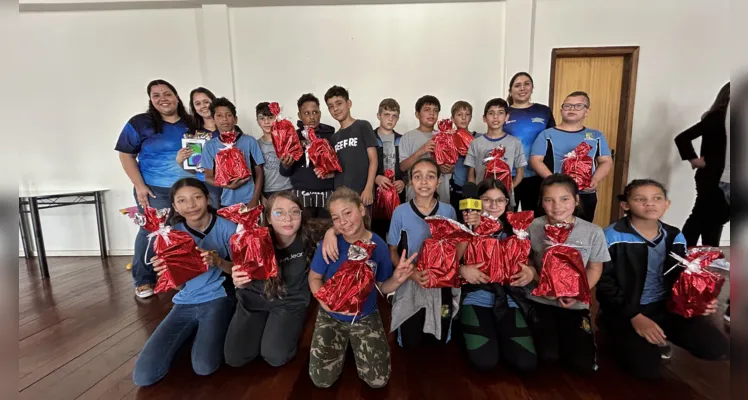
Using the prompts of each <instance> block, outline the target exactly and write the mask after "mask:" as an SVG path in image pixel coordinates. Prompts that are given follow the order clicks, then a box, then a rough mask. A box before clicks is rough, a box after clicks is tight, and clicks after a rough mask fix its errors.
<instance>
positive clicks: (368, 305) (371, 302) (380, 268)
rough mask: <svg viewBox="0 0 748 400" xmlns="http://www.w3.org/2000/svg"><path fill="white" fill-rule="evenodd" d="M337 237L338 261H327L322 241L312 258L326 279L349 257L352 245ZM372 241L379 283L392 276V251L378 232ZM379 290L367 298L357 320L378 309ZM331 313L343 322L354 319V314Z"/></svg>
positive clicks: (316, 269) (373, 291)
mask: <svg viewBox="0 0 748 400" xmlns="http://www.w3.org/2000/svg"><path fill="white" fill-rule="evenodd" d="M337 237H338V251H339V252H340V257H339V258H338V261H335V262H333V263H331V264H326V263H325V260H324V259H323V258H322V243H320V244H319V246H317V251H316V252H315V253H314V259H313V260H312V266H311V268H312V271H314V272H316V273H318V274H320V275H322V276H324V279H325V281H327V280H328V279H330V278H332V276H333V275H335V272H337V271H338V268H340V266H341V265H342V264H343V262H345V261H346V260H347V259H348V248H349V247H351V244H350V243H348V242H346V240H345V239H343V235H337ZM371 241H372V242H374V244H376V245H377V246H376V247H375V248H374V252H373V253H372V255H371V258H370V260H373V261H374V262H375V263H376V264H377V266H376V268H375V271H374V280H375V281H376V282H377V283H381V282H384V281H386V280H387V279H390V277H391V276H392V260H391V259H390V251H389V248H388V247H387V243H385V242H384V240H382V238H381V237H379V236H378V235H377V234H376V233H372V234H371ZM377 291H378V290H377V288H376V287H375V288H373V289H372V290H371V294H369V297H367V298H366V301H365V302H364V304H363V306H362V310H361V315H357V316H355V318H356V319H357V320H358V319H361V318H363V317H366V316H367V315H369V314H371V313H373V312H375V311H376V310H377ZM320 311H323V310H320ZM329 314H330V316H331V317H333V318H335V319H337V320H338V321H342V322H351V321H353V319H354V316H351V315H341V314H338V313H334V312H333V313H329Z"/></svg>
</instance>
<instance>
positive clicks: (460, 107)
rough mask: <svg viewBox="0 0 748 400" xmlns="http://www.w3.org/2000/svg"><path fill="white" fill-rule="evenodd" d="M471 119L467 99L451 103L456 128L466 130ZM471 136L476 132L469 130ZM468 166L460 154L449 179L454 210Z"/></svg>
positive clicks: (476, 133)
mask: <svg viewBox="0 0 748 400" xmlns="http://www.w3.org/2000/svg"><path fill="white" fill-rule="evenodd" d="M472 119H473V106H471V105H470V103H468V102H467V101H462V100H460V101H458V102H456V103H454V104H453V105H452V122H454V124H455V126H456V127H457V129H464V130H466V131H468V132H470V130H469V129H468V126H470V121H472ZM470 133H471V134H472V135H473V137H478V135H479V133H478V132H470ZM467 178H468V167H466V166H465V157H463V156H460V157H459V158H458V159H457V164H455V169H454V172H452V179H451V180H450V181H449V202H450V204H452V207H454V209H455V210H459V209H460V200H462V187H463V186H464V185H465V182H467ZM457 220H458V221H460V222H462V213H457Z"/></svg>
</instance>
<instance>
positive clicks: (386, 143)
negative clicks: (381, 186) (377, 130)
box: [379, 133, 395, 171]
mask: <svg viewBox="0 0 748 400" xmlns="http://www.w3.org/2000/svg"><path fill="white" fill-rule="evenodd" d="M379 138H380V139H381V140H382V156H383V157H382V163H383V164H384V165H383V166H382V167H383V170H384V171H386V170H388V169H391V170H393V171H394V170H395V134H394V133H390V134H389V135H381V134H380V135H379Z"/></svg>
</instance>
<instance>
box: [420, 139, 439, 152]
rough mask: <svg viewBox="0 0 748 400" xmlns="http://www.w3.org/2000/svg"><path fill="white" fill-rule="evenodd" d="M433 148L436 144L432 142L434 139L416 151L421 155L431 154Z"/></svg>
mask: <svg viewBox="0 0 748 400" xmlns="http://www.w3.org/2000/svg"><path fill="white" fill-rule="evenodd" d="M435 146H436V142H434V139H429V141H428V142H426V143H424V144H423V146H421V148H420V149H418V151H419V152H420V153H421V155H424V154H429V153H433V152H434V147H435Z"/></svg>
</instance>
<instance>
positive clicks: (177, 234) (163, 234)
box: [133, 207, 208, 293]
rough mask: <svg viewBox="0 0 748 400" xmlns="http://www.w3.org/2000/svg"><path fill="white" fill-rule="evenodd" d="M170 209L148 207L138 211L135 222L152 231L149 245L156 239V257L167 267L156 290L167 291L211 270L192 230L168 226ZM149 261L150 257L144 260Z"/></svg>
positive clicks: (149, 236)
mask: <svg viewBox="0 0 748 400" xmlns="http://www.w3.org/2000/svg"><path fill="white" fill-rule="evenodd" d="M168 215H169V209H168V208H164V209H160V210H157V209H155V208H151V207H148V208H146V209H145V211H144V213H143V214H135V215H134V216H133V217H134V220H135V223H136V224H138V225H140V226H141V227H143V229H145V230H147V231H149V232H151V233H150V234H149V235H148V244H149V246H150V243H151V241H153V251H154V252H155V253H156V257H158V258H160V259H161V260H163V265H165V266H166V270H165V271H164V273H163V274H161V276H159V277H158V281H156V288H155V289H154V292H155V293H162V292H166V291H168V290H169V289H175V288H177V287H179V286H182V285H184V284H185V283H186V282H187V281H189V280H190V279H192V278H195V277H197V276H198V275H201V274H203V273H204V272H206V271H208V266H207V265H205V263H203V258H202V257H201V256H200V252H199V251H198V250H197V246H196V245H195V240H193V239H192V236H190V234H189V233H187V232H184V231H179V230H175V229H172V228H171V227H170V226H168V225H166V218H167V216H168ZM145 263H146V264H150V260H145Z"/></svg>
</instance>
